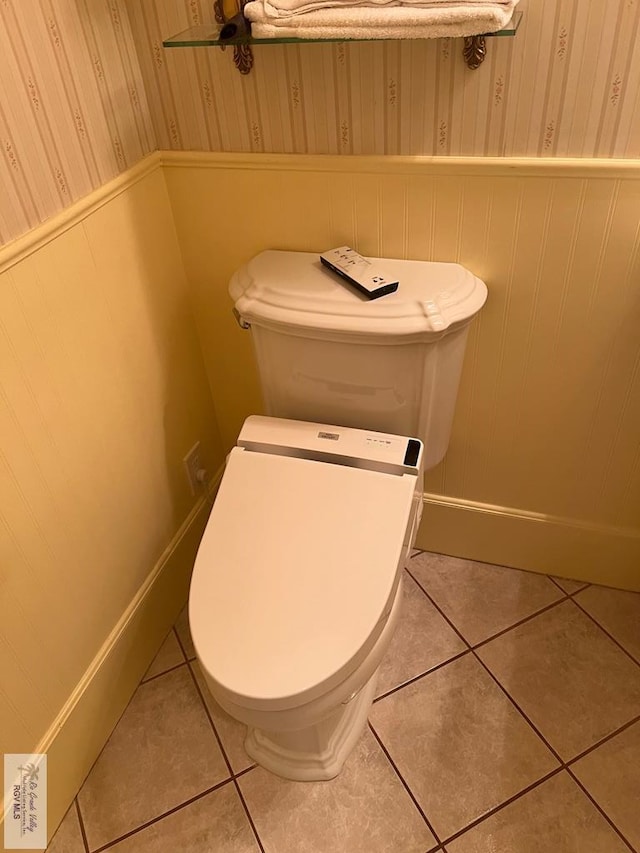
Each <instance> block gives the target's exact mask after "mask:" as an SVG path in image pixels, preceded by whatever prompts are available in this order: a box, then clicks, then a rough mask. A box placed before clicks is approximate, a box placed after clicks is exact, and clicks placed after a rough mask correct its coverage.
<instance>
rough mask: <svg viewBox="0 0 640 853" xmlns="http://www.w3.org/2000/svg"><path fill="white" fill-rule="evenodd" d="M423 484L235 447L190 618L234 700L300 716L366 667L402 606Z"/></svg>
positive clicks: (213, 674) (205, 657)
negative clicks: (415, 506)
mask: <svg viewBox="0 0 640 853" xmlns="http://www.w3.org/2000/svg"><path fill="white" fill-rule="evenodd" d="M414 490H415V477H412V476H407V475H398V474H391V473H383V472H380V471H376V470H367V469H361V468H358V467H351V466H349V465H345V464H332V463H330V462H322V461H317V460H313V459H307V458H297V457H294V456H286V455H278V454H276V453H269V452H266V453H265V452H254V451H251V450H247V449H243V448H240V447H236V448H234V449H233V450H232V451H231V453H230V455H229V459H228V462H227V468H226V471H225V474H224V477H223V479H222V483H221V486H220V490H219V492H218V496H217V499H216V502H215V505H214V507H213V510H212V512H211V516H210V518H209V521H208V523H207V528H206V530H205V533H204V536H203V538H202V542H201V545H200V548H199V551H198V556H197V558H196V562H195V568H194V573H193V578H192V582H191V594H190V599H189V621H190V625H191V632H192V635H193V640H194V645H195V647H196V651H197V655H198V658H199V660H200V662H201V664H202V666H203V668H204V669H205V673H206V676H207V678H208V680H209V681H210V682H211V683H212V684H213V685H215V689H216V694H217V695H218V697H219V698H220V699H221V701H222V703H223V704H224V700H225V699H226V700H227V702H228V703H229V704H233V705H239V706H241V707H244V708H251V709H255V710H258V711H260V710H263V711H276V710H285V709H290V708H295V707H298V706H301V705H304V704H306V703H308V702H311V701H312V700H313V699H315V698H317V697H319V696H321V695H323V694H324V693H326V692H327V691H328V690H331V689H332V688H334V687H335V686H337V685H338V684H340V683H341V682H342V681H344V680H345V679H346V678H347V677H348V676H349V675H350V673H352V672H353V671H354V670H355V669H356V668H357V667H358V665H359V664H360V663H361V662H362V661H363V660H364V658H365V657H366V656H367V654H368V653H369V651H370V650H371V648H372V647H373V646H374V645H375V643H376V640H377V639H378V637H379V635H380V634H381V632H382V631H383V629H384V626H385V624H386V621H387V618H388V615H389V611H390V609H391V606H392V604H393V601H394V598H395V595H396V591H397V586H398V581H399V577H400V572H399V567H400V566H401V564H402V559H403V556H404V554H403V543H405V541H406V539H407V536H408V532H407V526H408V524H409V523H410V520H411V504H412V499H413V497H414Z"/></svg>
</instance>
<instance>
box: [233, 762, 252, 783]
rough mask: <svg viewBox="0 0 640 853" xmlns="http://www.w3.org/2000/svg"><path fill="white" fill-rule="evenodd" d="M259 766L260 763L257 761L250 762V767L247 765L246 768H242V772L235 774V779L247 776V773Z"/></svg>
mask: <svg viewBox="0 0 640 853" xmlns="http://www.w3.org/2000/svg"><path fill="white" fill-rule="evenodd" d="M257 766H258V765H257V764H255V763H254V764H250V765H249V766H248V767H245V768H244V770H240V772H239V773H234V774H233V778H234V779H239V778H240V777H241V776H246V774H247V773H248V772H249V771H250V770H255V769H256V767H257Z"/></svg>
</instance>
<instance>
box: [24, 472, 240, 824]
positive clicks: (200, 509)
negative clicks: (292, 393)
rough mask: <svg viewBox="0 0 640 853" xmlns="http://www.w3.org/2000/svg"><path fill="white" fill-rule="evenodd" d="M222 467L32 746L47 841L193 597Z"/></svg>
mask: <svg viewBox="0 0 640 853" xmlns="http://www.w3.org/2000/svg"><path fill="white" fill-rule="evenodd" d="M223 470H224V469H223V468H221V469H220V470H219V471H218V472H217V474H216V476H215V477H214V478H213V479H212V481H211V483H210V485H209V489H208V495H205V496H203V497H202V498H201V499H200V500H199V501H198V503H197V504H196V505H195V506H194V508H193V510H192V511H191V513H190V514H189V516H188V517H187V518H186V519H185V521H184V523H183V524H182V526H181V527H180V529H179V530H178V532H177V533H176V535H175V536H174V538H173V540H172V541H171V543H170V544H169V546H168V547H167V548H166V549H165V551H164V553H163V554H162V556H161V557H160V559H159V560H158V562H157V563H156V565H155V566H154V567H153V569H152V570H151V572H150V573H149V575H148V576H147V578H146V580H145V582H144V583H143V584H142V586H141V587H140V589H139V590H138V592H137V593H136V595H135V596H134V598H133V599H132V601H131V602H130V603H129V605H128V607H127V608H126V610H125V612H124V613H123V614H122V616H121V617H120V619H119V620H118V623H117V624H116V625H115V626H114V628H113V630H112V631H111V633H110V635H109V636H108V637H107V639H106V640H105V642H104V643H103V645H102V648H101V649H100V650H99V651H98V653H97V655H96V656H95V657H94V659H93V661H92V662H91V664H90V665H89V667H88V668H87V670H86V672H85V673H84V675H83V676H82V678H81V679H80V681H79V682H78V684H77V685H76V687H75V689H74V691H73V692H72V694H71V695H70V696H69V698H68V699H67V701H66V702H65V704H64V706H63V708H62V710H61V711H60V713H59V714H58V716H57V717H56V719H55V720H54V721H53V723H52V724H51V726H50V727H49V730H48V731H47V733H46V735H45V736H44V738H43V739H42V741H41V742H40V743H39V744H38V746H37V747H36V748H35V750H34V752H38V753H47V768H48V786H47V787H48V792H47V793H48V796H47V809H48V821H47V822H48V835H49V838H51V836H52V835H53V834H54V833H55V831H56V829H57V827H58V825H59V824H60V821H61V820H62V818H63V817H64V815H65V813H66V811H67V809H68V808H69V805H70V804H71V802H72V801H73V799H74V797H75V796H76V794H77V793H78V791H79V790H80V788H81V786H82V783H83V782H84V780H85V778H86V776H87V774H88V772H89V770H90V769H91V767H92V765H93V763H94V762H95V760H96V759H97V757H98V755H99V754H100V752H101V750H102V748H103V747H104V745H105V743H106V742H107V740H108V738H109V736H110V734H111V732H112V731H113V729H114V727H115V725H116V723H117V722H118V720H119V719H120V717H121V715H122V713H123V711H124V710H125V708H126V707H127V704H128V703H129V700H130V699H131V697H132V695H133V693H134V691H135V690H136V688H137V687H138V684H139V683H140V680H141V678H142V676H143V675H144V673H145V672H146V670H147V669H148V667H149V664H150V663H151V661H152V660H153V658H154V656H155V654H156V653H157V651H158V649H159V648H160V645H161V644H162V642H163V640H164V638H165V637H166V635H167V633H168V631H169V630H170V628H171V626H172V625H173V623H174V622H175V620H176V618H177V616H178V614H179V613H180V611H181V609H182V608H183V607H184V605H185V603H186V601H187V598H188V594H189V583H190V579H191V570H192V568H193V563H194V560H195V556H196V552H197V549H198V545H199V544H200V540H201V538H202V534H203V532H204V528H205V525H206V523H207V519H208V517H209V512H210V508H211V497H212V496H213V495H214V494H215V492H216V490H217V488H218V485H219V483H220V480H221V479H222V473H223Z"/></svg>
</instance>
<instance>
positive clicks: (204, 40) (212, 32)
mask: <svg viewBox="0 0 640 853" xmlns="http://www.w3.org/2000/svg"><path fill="white" fill-rule="evenodd" d="M522 15H523V13H522V12H514V13H513V17H512V18H511V20H510V21H509V23H508V24H507V25H506V26H505V27H503V28H502V29H501V30H498V31H497V32H495V33H485V34H484V36H483V37H485V36H486V37H491V38H493V37H495V36H515V34H516V33H517V32H518V27H519V26H520V22H521V21H522ZM219 32H220V28H219V27H217V26H216V25H212V26H208V27H202V26H200V27H190V28H189V29H188V30H183V32H181V33H178V34H177V35H175V36H171V37H170V38H168V39H164V41H163V42H162V44H163V47H226V46H227V45H230V46H233V45H253V44H310V43H311V44H312V43H320V42H346V41H398V39H349V38H341V39H321V38H317V39H313V38H305V39H296V38H277V39H272V38H268V39H260V38H253V36H241V37H240V38H235V39H225V40H224V41H221V40H220V39H219V38H218V35H219Z"/></svg>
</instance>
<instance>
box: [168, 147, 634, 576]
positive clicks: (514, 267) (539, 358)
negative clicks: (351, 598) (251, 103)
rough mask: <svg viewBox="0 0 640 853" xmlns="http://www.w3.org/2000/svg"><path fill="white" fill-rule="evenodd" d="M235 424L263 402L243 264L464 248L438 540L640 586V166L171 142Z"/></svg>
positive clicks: (428, 537)
mask: <svg viewBox="0 0 640 853" xmlns="http://www.w3.org/2000/svg"><path fill="white" fill-rule="evenodd" d="M163 162H164V163H165V172H166V176H167V181H168V187H169V191H170V196H171V200H172V205H173V210H174V215H175V218H176V225H177V229H178V234H179V237H180V242H181V246H182V250H183V257H184V261H185V268H186V271H187V276H188V278H189V282H190V285H191V287H192V290H193V295H194V299H195V305H196V309H197V310H196V314H197V318H198V325H199V329H200V335H201V339H202V343H203V350H204V353H205V360H206V363H207V369H208V372H209V376H210V380H211V387H212V389H213V393H214V399H215V403H216V409H217V413H218V420H219V425H220V430H221V434H222V438H223V442H224V444H225V446H226V447H228V446H230V445H231V444H232V443H233V442H234V440H235V437H236V435H237V432H238V429H239V427H240V424H241V422H242V419H243V418H244V417H245V416H246V415H247V414H248V413H249V412H251V411H255V410H256V409H258V408H259V406H260V402H259V392H258V384H257V378H256V373H255V368H254V363H253V355H252V351H251V345H250V336H249V334H248V333H243V332H241V330H240V329H239V328H238V326H237V325H236V323H235V321H234V319H233V317H232V315H231V310H230V309H231V303H230V301H229V298H228V296H227V283H228V280H229V277H230V275H231V273H232V272H233V270H234V269H235V268H237V267H238V266H239V265H241V264H242V263H244V262H245V261H247V260H248V259H249V258H250V257H251V256H252V255H254V254H255V253H257V252H259V251H261V250H262V249H266V248H279V249H297V250H306V251H317V250H321V249H324V248H326V247H330V246H339V245H343V244H345V243H347V244H352V245H355V246H357V248H358V250H359V251H360V252H362V253H363V254H367V255H373V256H383V257H408V258H417V259H420V258H423V259H432V260H439V261H458V262H460V263H462V264H464V265H466V266H468V267H469V268H470V269H471V270H473V272H475V273H476V274H477V275H478V276H480V277H481V278H483V279H484V280H485V281H486V282H487V285H488V287H489V301H488V303H487V306H486V308H485V309H484V310H483V312H482V314H481V316H480V317H479V320H478V322H477V323H476V324H475V326H474V328H473V330H472V332H471V335H470V340H469V345H468V353H467V358H466V363H465V369H464V374H463V378H462V385H461V390H460V396H459V400H458V406H457V412H456V418H455V422H454V427H453V435H452V440H451V445H450V449H449V452H448V454H447V456H446V459H445V461H444V462H443V463H442V464H441V465H440V466H439V467H438V468H436V469H435V470H433V471H432V472H430V473H429V475H428V477H427V481H426V489H427V492H428V498H427V500H428V503H427V511H426V516H425V524H424V525H423V528H422V532H421V539H420V542H421V544H422V545H423V547H433V548H434V549H435V548H437V549H438V550H442V551H444V552H446V553H453V554H460V555H463V556H468V557H475V558H477V559H486V560H491V561H493V562H497V563H504V564H507V565H514V566H522V567H524V568H530V569H533V570H538V571H556V572H563V573H565V574H566V573H570V574H573V575H574V576H577V577H584V578H585V579H590V580H599V581H600V582H602V583H607V582H608V583H611V584H614V585H620V586H630V587H636V588H640V443H639V438H638V437H639V436H640V370H639V366H640V336H639V335H638V328H639V327H640V301H639V299H638V280H639V275H640V258H639V256H638V251H639V248H640V242H639V238H640V230H639V228H638V221H639V218H640V165H639V164H638V163H637V162H633V161H627V162H623V163H618V164H616V163H615V162H611V161H609V162H607V161H558V160H556V161H552V160H546V161H545V160H528V161H527V160H521V161H518V160H490V159H478V160H473V159H470V160H453V159H451V160H444V159H438V160H429V159H427V158H402V157H398V158H391V157H387V158H366V157H361V158H340V157H331V156H328V157H287V156H282V157H279V156H277V155H275V156H262V157H260V156H256V155H253V156H252V155H207V154H193V155H189V154H168V153H165V154H164V155H163Z"/></svg>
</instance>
